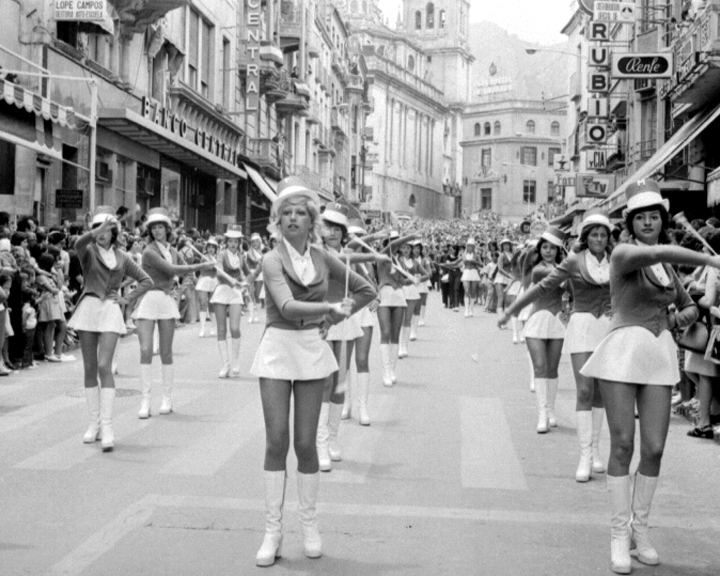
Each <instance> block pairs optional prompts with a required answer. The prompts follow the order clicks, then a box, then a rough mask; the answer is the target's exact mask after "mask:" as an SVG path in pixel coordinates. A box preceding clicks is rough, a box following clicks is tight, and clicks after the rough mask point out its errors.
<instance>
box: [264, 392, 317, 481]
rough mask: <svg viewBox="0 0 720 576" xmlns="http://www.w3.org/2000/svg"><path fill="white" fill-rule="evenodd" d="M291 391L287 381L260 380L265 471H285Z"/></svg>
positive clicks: (288, 440) (288, 445)
mask: <svg viewBox="0 0 720 576" xmlns="http://www.w3.org/2000/svg"><path fill="white" fill-rule="evenodd" d="M291 390H292V384H291V383H290V382H289V381H287V380H272V379H269V378H260V399H261V401H262V408H263V417H264V419H265V465H264V469H265V470H267V471H272V472H277V471H281V470H285V462H286V460H287V453H288V449H289V447H290V428H289V418H290V393H291ZM313 440H314V439H313ZM316 461H317V456H316Z"/></svg>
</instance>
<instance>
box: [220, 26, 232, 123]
mask: <svg viewBox="0 0 720 576" xmlns="http://www.w3.org/2000/svg"><path fill="white" fill-rule="evenodd" d="M230 58H231V56H230V40H228V39H227V38H223V53H222V62H223V71H222V105H223V106H224V107H225V108H226V109H229V108H230V68H231V67H232V64H231V63H230Z"/></svg>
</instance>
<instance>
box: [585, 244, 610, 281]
mask: <svg viewBox="0 0 720 576" xmlns="http://www.w3.org/2000/svg"><path fill="white" fill-rule="evenodd" d="M585 265H586V266H587V271H588V274H589V275H590V278H592V279H593V281H594V282H595V283H596V284H608V283H609V282H610V260H609V259H608V257H607V254H604V255H603V259H602V260H600V261H599V262H598V259H597V258H595V256H593V254H592V253H591V252H590V250H586V251H585Z"/></svg>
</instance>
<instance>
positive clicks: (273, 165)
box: [248, 138, 286, 180]
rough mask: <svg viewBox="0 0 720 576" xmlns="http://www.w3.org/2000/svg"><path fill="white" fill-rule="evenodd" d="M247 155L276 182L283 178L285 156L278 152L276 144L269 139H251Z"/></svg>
mask: <svg viewBox="0 0 720 576" xmlns="http://www.w3.org/2000/svg"><path fill="white" fill-rule="evenodd" d="M248 153H249V156H250V158H252V159H253V160H254V161H255V162H256V163H257V164H258V166H260V167H261V168H262V169H263V170H264V171H265V172H266V173H268V174H269V175H270V176H271V177H273V178H275V179H276V180H281V179H282V178H283V174H284V170H285V169H286V158H285V156H286V154H285V152H284V151H283V152H282V153H281V152H280V147H279V146H278V144H277V142H275V141H273V140H272V139H270V138H253V139H251V140H250V141H249V142H248Z"/></svg>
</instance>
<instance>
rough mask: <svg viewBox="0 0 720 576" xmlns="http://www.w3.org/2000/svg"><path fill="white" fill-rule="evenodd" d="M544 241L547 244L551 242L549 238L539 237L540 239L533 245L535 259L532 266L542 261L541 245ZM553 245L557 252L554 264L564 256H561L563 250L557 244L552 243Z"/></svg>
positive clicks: (558, 262)
mask: <svg viewBox="0 0 720 576" xmlns="http://www.w3.org/2000/svg"><path fill="white" fill-rule="evenodd" d="M546 242H547V243H548V244H552V243H551V242H550V241H549V240H545V238H540V241H539V242H538V243H537V246H535V261H534V262H533V266H535V264H539V263H540V262H541V261H542V259H543V257H542V247H543V244H545V243H546ZM553 246H555V248H557V252H556V254H555V264H560V262H562V261H563V258H564V256H563V252H564V250H563V249H562V248H561V247H560V246H557V245H555V244H553Z"/></svg>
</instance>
